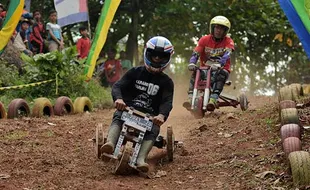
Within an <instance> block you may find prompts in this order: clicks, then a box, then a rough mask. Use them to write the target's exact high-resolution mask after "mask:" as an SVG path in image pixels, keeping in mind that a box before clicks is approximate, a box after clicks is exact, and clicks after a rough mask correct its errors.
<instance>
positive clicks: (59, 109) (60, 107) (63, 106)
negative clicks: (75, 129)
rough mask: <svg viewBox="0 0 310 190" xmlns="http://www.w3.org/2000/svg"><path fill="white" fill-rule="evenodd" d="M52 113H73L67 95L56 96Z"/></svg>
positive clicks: (59, 114) (60, 114)
mask: <svg viewBox="0 0 310 190" xmlns="http://www.w3.org/2000/svg"><path fill="white" fill-rule="evenodd" d="M54 113H55V115H58V116H63V115H66V114H72V113H74V108H73V104H72V101H71V99H70V98H69V97H67V96H61V97H59V98H57V100H56V102H55V106H54Z"/></svg>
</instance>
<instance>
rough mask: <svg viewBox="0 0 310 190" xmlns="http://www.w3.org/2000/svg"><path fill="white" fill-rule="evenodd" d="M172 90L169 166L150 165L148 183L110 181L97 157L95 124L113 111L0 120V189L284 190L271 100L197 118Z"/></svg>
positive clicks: (286, 181)
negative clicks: (172, 150) (172, 140)
mask: <svg viewBox="0 0 310 190" xmlns="http://www.w3.org/2000/svg"><path fill="white" fill-rule="evenodd" d="M182 94H186V93H185V92H184V91H182V92H177V93H176V96H175V97H176V98H175V101H174V109H173V111H172V113H171V117H170V118H169V119H168V121H167V122H166V123H165V124H164V126H162V129H161V133H162V135H163V136H165V134H166V127H167V126H168V125H171V126H172V127H173V130H174V134H175V139H176V140H178V141H182V142H183V145H184V148H183V149H182V148H177V149H176V151H175V154H174V157H175V159H174V161H173V162H171V163H167V162H163V163H160V164H159V165H157V167H156V170H155V173H157V174H158V175H157V176H156V178H152V179H146V178H144V177H141V176H138V175H133V176H116V175H114V174H112V173H111V171H112V167H113V164H112V163H105V162H103V161H101V160H98V159H97V158H96V156H95V152H94V147H93V143H92V142H91V141H90V139H91V138H92V137H93V136H94V133H95V125H96V124H98V123H103V124H104V127H105V128H104V129H105V131H107V129H108V125H109V123H110V120H111V117H112V113H113V110H109V109H105V110H94V111H93V112H91V113H85V114H79V115H70V116H63V117H58V116H55V117H53V118H23V119H16V120H8V119H7V120H2V121H1V122H0V189H6V190H15V189H16V190H17V189H24V190H29V189H31V190H41V189H42V190H43V189H108V190H109V189H115V190H116V189H238V190H239V189H291V188H292V179H291V176H290V174H289V170H288V164H287V163H286V160H285V157H284V155H283V152H282V149H281V142H280V138H279V136H280V134H279V128H280V125H279V119H278V111H277V104H276V101H277V99H276V98H275V97H265V96H256V97H249V100H250V105H249V109H248V110H247V111H245V112H243V111H241V109H240V108H239V107H238V108H221V109H219V110H216V111H215V112H214V113H212V114H207V115H206V117H205V118H203V119H194V117H193V116H192V115H191V114H190V113H189V112H188V111H187V110H186V109H184V108H183V107H182V106H181V105H182V102H183V101H184V96H182Z"/></svg>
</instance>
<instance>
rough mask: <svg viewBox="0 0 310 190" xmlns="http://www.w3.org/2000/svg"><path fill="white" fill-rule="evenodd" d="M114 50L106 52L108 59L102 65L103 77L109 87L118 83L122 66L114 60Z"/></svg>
mask: <svg viewBox="0 0 310 190" xmlns="http://www.w3.org/2000/svg"><path fill="white" fill-rule="evenodd" d="M115 56H116V49H114V48H111V49H109V51H108V59H107V60H106V62H105V63H104V72H103V73H104V75H105V77H106V79H107V81H108V83H109V85H110V86H113V84H114V83H115V82H116V81H118V80H119V79H120V78H121V75H122V66H121V63H120V61H119V60H116V59H115Z"/></svg>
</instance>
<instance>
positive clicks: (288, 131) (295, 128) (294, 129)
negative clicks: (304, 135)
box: [280, 124, 301, 142]
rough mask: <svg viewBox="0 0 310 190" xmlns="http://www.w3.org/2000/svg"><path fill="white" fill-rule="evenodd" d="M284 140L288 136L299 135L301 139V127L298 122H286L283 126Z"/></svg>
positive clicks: (282, 137)
mask: <svg viewBox="0 0 310 190" xmlns="http://www.w3.org/2000/svg"><path fill="white" fill-rule="evenodd" d="M280 133H281V139H282V142H283V141H284V139H286V138H288V137H297V138H299V139H301V129H300V127H299V125H297V124H286V125H283V126H282V127H281V132H280Z"/></svg>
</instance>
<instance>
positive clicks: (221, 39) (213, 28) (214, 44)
mask: <svg viewBox="0 0 310 190" xmlns="http://www.w3.org/2000/svg"><path fill="white" fill-rule="evenodd" d="M230 27H231V24H230V21H229V20H228V19H227V18H226V17H224V16H216V17H214V18H212V19H211V21H210V27H209V29H210V34H209V35H205V36H203V37H201V38H200V39H199V41H198V45H197V46H196V48H195V49H194V52H193V54H192V56H191V58H190V61H189V62H190V63H189V65H188V69H189V70H190V71H194V72H193V75H192V77H191V79H190V85H189V91H188V94H189V96H191V94H192V93H193V89H194V82H195V74H196V72H195V70H196V63H197V61H198V59H199V58H200V64H201V65H202V66H203V65H204V64H205V63H206V62H207V61H212V62H218V63H220V64H221V68H222V69H220V70H219V71H212V76H211V78H214V81H213V84H212V93H211V96H210V100H209V103H208V105H207V109H208V110H214V109H215V108H216V105H217V100H218V98H219V95H220V94H221V92H222V90H223V87H224V84H225V82H226V80H227V79H228V76H229V73H230V54H231V53H232V52H233V51H234V41H233V40H232V39H231V38H230V37H229V36H227V33H228V32H229V30H230Z"/></svg>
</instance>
